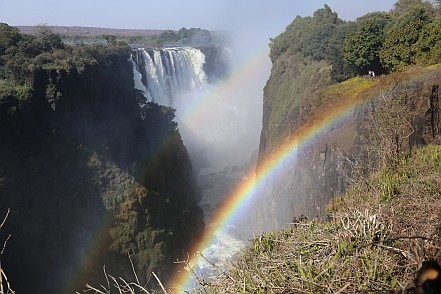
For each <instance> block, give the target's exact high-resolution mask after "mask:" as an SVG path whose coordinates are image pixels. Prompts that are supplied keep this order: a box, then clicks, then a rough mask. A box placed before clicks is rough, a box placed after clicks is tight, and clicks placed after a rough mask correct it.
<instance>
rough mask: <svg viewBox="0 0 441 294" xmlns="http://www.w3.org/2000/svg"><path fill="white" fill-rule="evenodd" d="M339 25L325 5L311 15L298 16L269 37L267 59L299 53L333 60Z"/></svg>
mask: <svg viewBox="0 0 441 294" xmlns="http://www.w3.org/2000/svg"><path fill="white" fill-rule="evenodd" d="M342 24H344V22H343V20H341V19H339V18H338V15H337V13H335V12H333V11H332V9H331V8H330V7H329V6H328V5H326V4H325V6H324V8H321V9H318V10H317V11H316V12H314V15H313V17H304V18H302V17H300V16H297V17H296V18H295V19H294V20H293V22H292V23H291V24H290V25H288V26H287V27H286V30H285V32H283V33H282V34H280V35H279V36H277V37H276V38H274V39H271V43H270V49H271V51H270V58H271V60H273V61H274V59H275V58H277V57H278V56H280V55H282V54H283V53H285V52H286V53H288V54H291V55H294V54H298V53H300V54H301V55H303V56H304V57H310V58H312V59H314V60H317V61H320V60H326V61H332V60H333V59H334V58H335V44H336V42H335V41H336V38H337V34H336V32H337V27H338V26H340V25H342Z"/></svg>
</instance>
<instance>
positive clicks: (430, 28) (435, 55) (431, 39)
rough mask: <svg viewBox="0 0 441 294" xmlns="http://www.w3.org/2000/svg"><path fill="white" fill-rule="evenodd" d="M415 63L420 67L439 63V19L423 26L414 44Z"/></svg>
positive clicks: (440, 22) (440, 44)
mask: <svg viewBox="0 0 441 294" xmlns="http://www.w3.org/2000/svg"><path fill="white" fill-rule="evenodd" d="M415 48H416V57H415V59H416V62H417V63H419V64H422V65H430V64H435V63H438V62H440V61H441V18H440V17H438V18H436V19H435V20H434V21H433V22H431V23H429V24H427V25H426V26H424V28H423V30H422V31H421V34H420V38H419V39H418V41H417V42H416V43H415Z"/></svg>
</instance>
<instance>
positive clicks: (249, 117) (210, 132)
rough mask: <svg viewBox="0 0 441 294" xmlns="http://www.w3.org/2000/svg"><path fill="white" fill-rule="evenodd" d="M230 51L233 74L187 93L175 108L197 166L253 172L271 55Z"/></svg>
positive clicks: (234, 45) (242, 47)
mask: <svg viewBox="0 0 441 294" xmlns="http://www.w3.org/2000/svg"><path fill="white" fill-rule="evenodd" d="M227 51H228V52H230V54H229V56H227V57H226V58H229V62H230V63H231V66H230V68H231V70H230V72H229V74H228V75H227V76H226V77H225V78H224V79H222V80H220V81H217V82H215V83H212V84H209V85H207V86H206V87H204V88H202V89H199V90H196V91H193V92H191V93H184V94H182V97H180V99H178V100H177V101H176V102H175V104H174V105H173V106H174V107H175V108H176V109H177V112H176V116H177V120H178V122H179V128H180V132H181V134H182V137H183V140H184V144H185V145H186V147H187V148H188V150H189V152H190V154H191V157H192V161H193V164H194V165H196V167H210V168H212V169H215V170H222V169H227V168H228V169H230V168H236V167H239V168H240V167H244V168H248V167H249V165H250V164H254V161H255V157H256V154H257V150H258V148H259V138H260V130H261V126H262V101H263V87H264V85H265V83H266V80H267V79H268V76H269V71H270V62H269V58H268V52H267V50H266V48H263V50H262V48H260V50H257V51H256V49H255V47H247V46H245V44H240V43H236V42H235V43H232V44H231V47H228V48H227Z"/></svg>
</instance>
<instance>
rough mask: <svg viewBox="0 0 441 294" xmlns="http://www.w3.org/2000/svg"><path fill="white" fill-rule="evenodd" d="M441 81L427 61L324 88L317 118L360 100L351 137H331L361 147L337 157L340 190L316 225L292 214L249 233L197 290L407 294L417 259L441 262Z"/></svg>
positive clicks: (439, 70) (440, 69) (440, 72)
mask: <svg viewBox="0 0 441 294" xmlns="http://www.w3.org/2000/svg"><path fill="white" fill-rule="evenodd" d="M440 83H441V66H440V65H436V66H431V67H428V68H420V69H412V70H409V71H406V72H401V73H394V74H390V75H388V76H383V77H381V78H377V79H366V78H353V79H351V80H348V81H345V82H343V83H341V84H334V85H332V86H329V87H327V88H326V89H325V90H324V91H323V92H322V93H323V96H322V104H321V105H316V108H315V109H314V111H317V112H318V113H320V111H321V110H323V109H324V108H327V107H332V105H333V104H336V103H348V104H352V103H353V100H354V99H361V100H362V101H364V104H363V106H362V107H361V108H360V109H359V111H358V112H357V113H358V115H357V116H358V119H357V123H356V124H357V127H356V128H355V131H354V132H353V133H349V132H345V136H338V137H337V138H334V139H335V140H337V141H340V140H348V142H352V141H353V140H354V138H351V137H354V136H356V137H358V139H357V141H358V142H359V143H360V145H359V148H360V149H361V150H359V153H358V154H359V155H358V156H352V157H346V158H345V160H347V161H348V163H349V165H347V167H348V169H347V170H345V172H344V173H342V175H341V176H345V177H346V180H347V181H348V182H349V183H350V186H349V188H348V189H347V191H346V193H345V194H343V195H340V196H338V197H335V198H334V199H333V200H331V202H330V203H329V204H328V206H327V211H326V217H324V218H322V219H307V218H305V217H294V218H293V220H292V222H291V223H290V224H289V225H287V227H286V228H284V229H282V230H280V231H276V232H269V233H266V234H263V235H261V236H258V237H256V238H255V239H254V240H253V241H252V243H251V244H250V245H249V246H248V247H247V248H246V249H245V250H244V251H243V252H242V253H241V254H240V255H239V256H237V261H235V262H234V263H233V264H232V265H230V266H229V267H228V270H227V271H225V272H223V271H222V272H219V276H218V277H214V278H213V279H211V280H209V281H210V282H208V283H205V284H203V285H201V288H200V291H201V292H203V291H208V292H209V293H373V292H375V293H377V292H381V293H396V292H395V291H404V293H414V292H413V291H414V290H415V285H414V279H415V277H416V273H417V270H418V269H419V267H420V266H421V263H422V261H424V260H427V259H435V260H438V261H440V257H439V256H440V251H439V248H440V247H441V236H440V233H439V228H440V226H441V220H440V216H441V207H440V206H439V204H438V203H439V201H440V200H441V164H440V163H441V162H440V160H441V146H440V145H439V142H440V126H441V124H440V121H439V116H438V114H437V113H438V111H439V109H440V105H439V86H437V85H439V84H440ZM337 100H338V102H337ZM311 119H312V120H317V121H318V120H320V117H319V116H317V117H315V118H311ZM433 122H435V123H433ZM343 128H345V127H343ZM345 130H347V128H346V129H345ZM340 143H342V142H340ZM328 144H330V145H331V144H333V143H331V142H328ZM351 144H352V143H351ZM421 144H422V145H421ZM340 146H343V147H344V146H345V143H343V144H341V145H340ZM343 151H344V150H342V153H343ZM346 154H347V153H346ZM400 293H402V292H400Z"/></svg>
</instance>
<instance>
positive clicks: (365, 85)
mask: <svg viewBox="0 0 441 294" xmlns="http://www.w3.org/2000/svg"><path fill="white" fill-rule="evenodd" d="M329 73H330V66H329V65H328V64H327V63H326V62H316V61H308V60H305V59H304V58H298V57H296V56H293V55H291V56H290V55H288V54H284V55H281V56H279V57H278V58H277V59H276V60H274V62H273V68H272V72H271V76H270V78H269V80H268V82H267V85H266V87H265V91H264V106H263V107H264V108H263V128H262V132H261V139H260V150H259V160H258V162H259V164H258V168H259V167H261V166H262V165H263V164H264V162H265V161H267V160H268V159H269V158H271V157H272V156H274V154H276V152H277V149H278V148H280V146H283V145H284V144H286V143H287V142H288V141H289V140H290V139H291V138H292V137H293V136H295V135H296V134H297V133H302V132H303V130H306V129H309V130H311V131H313V130H315V127H314V126H319V125H321V122H322V120H323V117H324V116H326V115H327V113H328V112H329V110H332V108H334V107H339V106H338V105H341V106H342V105H352V104H354V105H355V104H356V103H354V101H364V103H360V104H361V105H362V106H357V107H353V108H352V109H351V110H350V111H349V112H348V113H347V114H345V119H344V120H341V121H340V122H339V123H336V124H334V125H332V127H331V128H329V129H327V131H326V132H321V133H319V135H317V136H314V137H313V138H311V139H308V140H307V141H306V142H305V144H304V145H303V147H302V148H300V149H299V150H298V153H297V154H296V156H295V158H294V159H291V160H290V162H287V163H285V166H284V170H283V172H281V173H280V174H278V176H277V178H271V179H268V180H267V182H266V183H265V192H264V193H263V194H262V196H261V198H260V199H257V204H256V206H257V207H256V209H257V210H258V215H259V217H258V219H259V221H261V223H260V224H259V226H260V227H261V228H262V229H263V230H270V229H274V228H275V227H278V226H283V225H285V224H287V223H289V222H291V220H292V219H293V217H299V216H301V215H305V216H307V217H316V216H319V217H322V216H324V214H325V206H326V204H327V203H328V201H329V200H330V199H331V198H332V197H333V196H335V195H337V194H341V193H344V191H345V189H346V187H347V185H348V180H349V179H350V177H351V173H352V172H354V170H353V168H354V164H355V163H357V164H358V165H359V166H360V165H365V167H366V168H368V166H370V164H373V163H372V162H370V161H371V160H372V161H374V160H373V159H372V158H369V154H370V153H369V148H370V147H369V146H371V145H377V146H378V144H380V143H379V141H378V140H379V138H378V136H377V137H376V136H375V135H374V134H373V133H374V132H373V131H374V130H375V129H376V128H377V125H376V124H378V122H379V120H380V118H381V117H382V115H383V113H382V111H383V110H392V109H394V110H393V111H395V113H393V111H392V112H387V113H386V112H385V113H384V115H383V116H385V117H388V118H391V119H390V121H386V119H385V118H381V119H382V123H383V124H384V125H388V127H387V128H386V127H384V129H385V130H381V131H382V132H383V135H384V137H387V138H388V139H387V140H386V141H385V142H382V143H381V144H383V145H382V147H381V148H384V149H386V148H389V149H390V150H393V149H394V148H395V149H397V150H398V149H399V151H397V154H396V156H397V157H399V154H398V153H402V152H404V151H405V150H407V151H406V152H409V150H410V148H411V147H412V146H415V145H417V144H425V143H427V142H429V141H433V140H436V138H437V137H438V133H439V129H438V128H439V127H438V125H439V118H437V117H438V116H439V115H437V113H438V112H437V111H438V110H437V109H439V101H438V100H437V98H434V97H438V96H437V95H438V92H437V91H438V90H435V89H438V88H437V85H439V84H440V83H441V68H440V67H439V66H438V67H436V66H435V67H431V68H426V69H423V68H421V69H413V70H411V71H409V72H406V73H395V74H391V75H389V76H382V77H379V78H375V79H374V78H367V77H365V78H362V77H359V78H354V79H351V80H348V81H346V82H343V83H341V84H334V85H331V79H330V76H329ZM434 91H435V92H436V93H435V94H433V93H434ZM386 96H387V97H386ZM403 97H405V98H403ZM386 98H387V99H386ZM386 100H387V101H389V102H387V103H386V102H385V101H386ZM394 101H395V102H394ZM431 101H432V102H431ZM391 103H392V104H391ZM394 107H395V108H396V109H395V108H394ZM395 117H397V118H399V117H401V118H403V119H402V121H401V122H398V120H397V119H395ZM433 121H436V122H435V123H432V122H433ZM399 123H401V124H402V125H398V124H399ZM395 124H396V125H395ZM432 130H434V132H435V133H436V134H435V135H433V134H432ZM375 131H376V130H375ZM437 132H438V133H437ZM397 138H399V139H397ZM398 141H399V142H398ZM388 142H390V146H387V145H388V144H389V143H388ZM378 148H380V147H378ZM371 151H372V150H371ZM391 152H392V153H393V152H395V151H391ZM371 153H372V152H371ZM385 156H386V155H385ZM375 160H379V159H375Z"/></svg>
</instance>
